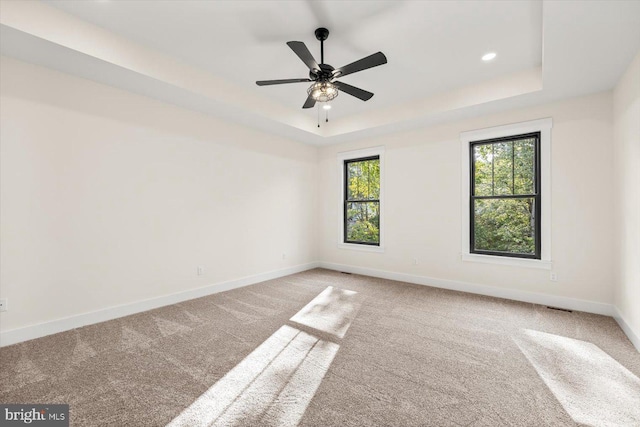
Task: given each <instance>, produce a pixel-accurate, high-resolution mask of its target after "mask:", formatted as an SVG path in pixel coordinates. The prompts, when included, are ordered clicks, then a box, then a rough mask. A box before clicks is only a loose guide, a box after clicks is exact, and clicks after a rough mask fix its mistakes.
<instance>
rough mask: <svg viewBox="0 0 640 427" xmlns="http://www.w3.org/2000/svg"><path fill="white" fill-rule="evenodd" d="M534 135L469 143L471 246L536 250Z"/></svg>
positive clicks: (491, 249) (506, 250)
mask: <svg viewBox="0 0 640 427" xmlns="http://www.w3.org/2000/svg"><path fill="white" fill-rule="evenodd" d="M536 141H537V139H536V137H535V136H529V137H523V138H517V137H516V138H514V139H513V140H505V141H499V142H488V143H479V144H474V145H472V155H473V159H472V160H473V182H472V184H473V196H475V197H472V209H473V226H474V227H473V230H474V235H473V237H474V241H473V248H472V249H473V250H474V251H477V252H483V251H484V252H501V253H506V254H521V255H526V256H535V255H536V231H537V230H536V227H537V225H536V224H538V222H537V218H536V211H537V209H536Z"/></svg>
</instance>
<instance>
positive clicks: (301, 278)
mask: <svg viewBox="0 0 640 427" xmlns="http://www.w3.org/2000/svg"><path fill="white" fill-rule="evenodd" d="M638 377H640V354H639V353H638V352H637V351H636V350H635V349H634V348H633V347H632V345H631V343H630V342H629V341H628V340H627V338H626V337H625V336H624V334H623V332H622V331H621V330H620V328H619V327H618V326H617V325H616V323H615V321H614V320H613V319H611V318H609V317H604V316H597V315H592V314H586V313H577V312H574V313H567V312H562V311H555V310H550V309H548V308H546V307H542V306H537V305H533V304H525V303H518V302H513V301H507V300H501V299H497V298H489V297H482V296H477V295H472V294H465V293H460V292H453V291H446V290H441V289H436V288H429V287H424V286H417V285H411V284H406V283H400V282H393V281H389V280H382V279H374V278H370V277H365V276H357V275H346V274H341V273H337V272H332V271H327V270H321V269H317V270H312V271H308V272H304V273H300V274H296V275H293V276H288V277H285V278H281V279H277V280H272V281H268V282H264V283H260V284H257V285H253V286H249V287H245V288H242V289H237V290H234V291H230V292H225V293H221V294H216V295H212V296H209V297H205V298H200V299H196V300H192V301H188V302H185V303H181V304H177V305H173V306H169V307H165V308H162V309H158V310H153V311H149V312H145V313H142V314H138V315H134V316H129V317H126V318H122V319H117V320H113V321H110V322H105V323H101V324H98V325H93V326H88V327H85V328H80V329H76V330H73V331H69V332H65V333H61V334H57V335H53V336H49V337H45V338H41V339H38V340H33V341H30V342H26V343H22V344H18V345H14V346H10V347H4V348H2V349H0V402H2V403H68V404H70V405H71V425H73V426H81V425H114V426H145V425H148V426H164V425H170V426H194V425H224V426H233V425H247V426H259V425H296V424H298V425H301V426H374V425H379V426H509V425H513V426H572V425H591V426H605V425H620V426H638V425H640V380H639V379H638Z"/></svg>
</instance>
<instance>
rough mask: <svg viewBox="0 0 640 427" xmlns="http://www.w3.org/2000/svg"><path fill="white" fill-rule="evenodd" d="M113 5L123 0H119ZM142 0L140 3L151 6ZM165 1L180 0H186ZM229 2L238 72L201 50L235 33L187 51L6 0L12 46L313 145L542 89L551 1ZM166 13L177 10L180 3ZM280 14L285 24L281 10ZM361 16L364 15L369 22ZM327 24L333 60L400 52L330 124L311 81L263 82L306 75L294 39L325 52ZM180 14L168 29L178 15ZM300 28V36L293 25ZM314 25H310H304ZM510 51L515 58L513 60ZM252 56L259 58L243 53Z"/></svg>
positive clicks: (6, 38)
mask: <svg viewBox="0 0 640 427" xmlns="http://www.w3.org/2000/svg"><path fill="white" fill-rule="evenodd" d="M73 3H78V4H79V3H83V4H84V5H83V6H82V7H81V8H80V9H82V8H89V7H95V6H100V5H99V4H91V5H88V4H87V3H99V2H69V3H68V4H67V3H64V6H65V7H73ZM111 3H114V4H111V5H109V6H110V7H111V6H113V7H115V6H116V4H115V3H119V2H111ZM122 3H129V2H122ZM131 3H132V4H136V5H137V7H138V8H139V7H142V5H143V4H145V3H146V4H148V2H131ZM161 3H162V4H164V3H167V4H172V7H176V5H177V4H179V3H181V2H161ZM222 3H223V5H222ZM222 3H220V2H214V3H210V4H209V5H208V6H207V7H209V8H211V7H216V6H215V4H218V5H220V6H218V7H223V8H226V9H229V10H227V11H226V12H228V13H230V14H231V15H232V17H233V19H235V20H236V21H238V22H240V21H242V22H244V23H245V24H246V25H245V26H246V28H244V29H243V30H242V31H243V32H244V33H243V34H244V35H238V38H239V39H240V41H241V42H242V43H243V44H242V45H241V46H240V45H239V46H236V49H230V48H229V53H228V58H226V57H224V61H221V62H223V63H225V64H226V63H229V64H236V63H239V64H240V65H241V66H242V69H238V71H237V72H234V70H233V66H229V67H226V66H225V67H220V66H218V67H217V68H216V64H215V63H214V62H210V61H207V60H206V59H200V60H198V58H197V53H198V51H200V53H201V55H203V56H204V55H209V56H211V55H213V54H214V53H216V54H217V52H216V46H217V45H218V44H220V46H222V47H221V52H222V54H223V55H224V54H225V52H226V51H225V49H228V48H227V47H224V40H222V41H220V40H218V41H217V42H216V43H213V45H212V46H211V49H210V50H209V51H207V50H206V49H204V45H203V46H201V47H198V48H197V49H195V50H193V51H192V50H189V52H187V53H186V54H184V55H180V54H179V53H178V52H176V51H174V50H172V49H177V48H178V46H171V45H169V44H168V43H167V44H165V47H162V46H160V45H158V46H152V45H150V43H146V42H145V41H144V40H142V39H141V38H140V37H142V36H141V35H136V34H129V33H127V31H124V30H122V31H116V30H115V29H113V28H108V26H107V25H106V21H105V25H98V24H102V23H96V21H95V19H88V18H87V17H84V16H83V17H80V15H78V16H77V14H75V13H74V14H72V13H69V11H68V10H63V9H64V8H62V9H61V8H59V7H53V6H51V5H48V4H44V3H41V2H33V1H30V2H22V1H2V2H0V8H1V9H0V22H1V24H2V41H1V42H2V43H1V47H2V54H3V55H7V56H12V57H16V58H17V59H20V60H24V61H27V62H32V63H36V64H39V65H43V66H47V67H50V68H54V69H58V70H60V71H63V72H66V73H70V74H75V75H79V76H80V77H83V78H87V79H91V80H94V81H98V82H100V83H105V84H109V85H111V86H115V87H119V88H123V89H125V90H129V91H132V92H137V93H140V94H143V95H145V96H150V97H153V98H156V99H160V100H162V101H165V102H169V103H172V104H175V105H178V106H181V107H184V108H189V109H192V110H196V111H200V112H205V113H209V114H213V115H216V116H221V117H223V118H226V119H229V120H233V121H235V122H239V123H242V124H245V125H249V126H254V127H258V128H261V129H263V130H265V131H270V132H274V133H278V134H281V135H285V136H287V137H291V138H296V139H299V140H302V141H305V142H309V143H314V144H323V143H327V142H331V140H332V138H333V137H337V136H340V135H346V134H357V133H359V132H363V133H364V131H367V130H368V131H369V132H367V134H370V131H371V130H373V129H376V128H380V129H383V128H385V127H387V128H388V127H393V126H394V125H395V124H398V123H400V122H407V121H412V120H417V119H420V118H421V117H425V116H432V115H442V114H446V113H447V112H451V111H454V110H460V109H464V108H467V107H472V106H478V105H481V104H484V103H490V102H493V101H498V100H501V99H506V98H512V97H517V96H520V95H524V94H529V93H533V92H537V91H541V90H542V88H543V87H542V77H543V70H542V63H543V60H542V43H543V41H542V3H541V2H538V1H528V2H508V3H513V5H510V6H507V7H506V9H505V8H499V7H498V6H497V4H496V3H495V2H492V3H488V4H490V6H488V7H484V6H482V4H481V2H478V3H479V4H468V5H467V6H464V7H465V8H466V9H467V10H466V12H465V11H464V10H463V9H460V8H461V7H463V6H461V5H460V4H459V3H458V2H445V3H442V2H368V3H363V2H344V6H342V8H343V10H342V12H343V14H336V13H335V12H331V11H330V9H328V8H327V7H326V5H327V2H318V3H314V2H291V3H289V2H286V5H289V7H290V8H291V9H292V11H291V12H292V15H293V16H294V17H295V16H298V17H300V18H301V19H302V20H303V21H302V22H303V23H304V25H303V24H302V23H301V22H300V21H296V23H295V24H289V25H287V22H289V20H291V17H288V18H289V19H288V20H285V21H283V22H282V23H281V25H276V26H265V24H264V22H263V21H262V20H260V19H257V17H256V14H258V15H259V13H258V12H262V13H263V16H267V17H268V16H272V15H273V13H272V12H273V11H272V9H269V8H266V6H265V3H268V2H255V3H251V6H252V7H247V6H246V5H245V6H244V7H243V8H237V9H234V8H233V6H232V5H231V4H232V3H246V2H222ZM358 3H359V4H360V5H361V7H357V4H358ZM448 3H452V5H448ZM498 3H503V4H504V2H498ZM54 4H55V2H54ZM197 4H200V2H193V3H191V2H187V4H186V5H185V6H184V7H185V8H190V7H195V9H194V10H191V11H189V13H199V14H204V13H207V12H209V13H212V11H211V10H210V9H205V10H198V9H197ZM314 4H315V5H314ZM333 4H336V5H338V4H339V3H333ZM294 5H295V6H294ZM365 6H366V7H365ZM436 6H438V7H436ZM200 7H202V6H200ZM303 8H304V10H303ZM254 9H255V10H254ZM80 12H82V10H80ZM85 12H86V13H93V12H91V11H90V10H89V11H88V12H87V11H85ZM125 12H126V11H125ZM436 12H437V13H436ZM462 12H464V13H462ZM497 12H500V13H497ZM164 13H166V14H168V15H169V14H170V13H171V10H165V11H164ZM305 13H306V14H307V16H306V17H305ZM332 13H333V15H332ZM438 13H440V15H438ZM496 14H497V16H496ZM280 15H283V12H282V11H281V12H279V14H278V16H280ZM284 15H285V17H286V13H284ZM342 15H344V16H342ZM443 15H444V16H443ZM83 18H84V19H83ZM96 19H97V18H96ZM112 19H114V17H112ZM167 19H169V18H167ZM194 19H195V18H194ZM233 19H232V21H233ZM274 19H276V21H275V22H276V23H277V22H279V21H278V19H280V20H282V19H281V18H274ZM353 19H359V20H360V21H359V22H361V28H358V25H356V24H353V22H358V21H353ZM483 19H486V22H484V23H482V20H483ZM218 20H220V18H218ZM514 20H515V21H520V22H521V23H522V22H524V23H526V24H525V25H522V24H521V25H520V27H521V29H520V34H519V35H517V36H513V37H504V34H501V31H512V30H515V29H516V27H517V25H513V24H511V22H513V21H514ZM478 21H481V22H480V23H478ZM319 22H330V23H333V24H334V30H335V31H332V34H331V36H330V38H329V40H327V42H325V55H326V62H329V59H328V58H329V57H330V58H332V59H331V63H332V65H334V66H336V67H338V66H341V65H345V64H346V63H348V62H351V61H353V60H356V59H359V58H361V57H363V56H367V55H369V54H371V53H374V52H376V51H379V50H380V51H382V52H384V53H385V55H386V56H387V58H388V60H389V63H388V64H385V65H383V66H380V67H376V68H375V69H371V70H366V71H363V72H361V73H358V74H354V75H350V76H345V77H344V80H343V81H344V82H345V83H349V84H352V85H355V86H358V87H362V88H363V89H366V90H370V91H372V92H374V93H375V94H376V95H375V96H374V98H372V100H371V101H368V102H366V103H364V102H362V101H360V100H357V99H355V98H352V97H350V96H349V95H348V94H341V96H339V97H338V98H337V99H336V101H334V109H333V110H331V117H330V119H331V122H330V124H329V126H321V127H320V128H318V127H317V124H316V120H317V116H316V114H317V113H316V111H315V110H312V111H309V110H302V109H301V108H300V107H301V105H302V103H303V102H304V99H305V97H306V86H305V84H300V85H298V84H292V85H287V86H286V87H285V86H284V85H283V86H272V87H258V86H256V85H255V80H262V79H264V80H267V79H278V78H299V77H305V68H304V64H302V63H301V62H300V61H299V59H298V58H297V57H296V56H295V55H294V54H293V52H291V51H290V49H289V48H288V47H287V45H286V44H285V42H286V41H288V40H301V41H304V42H305V43H306V44H307V46H308V47H309V49H310V50H311V52H312V53H313V54H314V56H317V57H319V52H316V50H319V47H318V46H317V44H318V42H317V41H316V40H315V39H314V37H313V29H314V27H315V26H316V25H318V23H319ZM197 23H198V21H196V24H197ZM447 23H448V25H445V24H447ZM133 24H136V23H135V22H133V23H132V24H131V25H133ZM170 24H171V25H169V26H168V29H169V30H171V29H172V26H175V22H173V23H171V22H170ZM136 25H137V24H136ZM200 25H204V23H202V22H200ZM289 27H290V33H291V34H290V35H287V34H288V28H289ZM512 27H513V28H512ZM381 28H382V29H383V30H382V31H381ZM175 30H176V31H177V30H179V29H177V28H175ZM230 31H231V30H230ZM235 31H239V30H235ZM306 33H310V34H307V35H303V34H306ZM334 33H337V34H334ZM523 46H524V48H523ZM491 50H495V51H498V52H499V57H498V58H497V59H496V62H495V64H489V63H482V61H481V60H480V56H481V55H482V54H484V53H486V52H487V51H491ZM509 53H513V55H511V56H514V57H515V58H509ZM243 55H246V58H249V59H245V60H244V61H243V60H242V56H243ZM256 55H257V56H256ZM329 55H331V56H329ZM219 63H220V61H218V64H219ZM494 66H495V67H494ZM491 67H494V69H492V68H491ZM221 68H222V71H220V70H221ZM243 73H244V74H243ZM298 74H299V75H298ZM249 79H250V80H249ZM372 101H373V102H372ZM323 116H324V113H323ZM323 118H324V117H323Z"/></svg>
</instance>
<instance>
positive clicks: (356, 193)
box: [347, 159, 380, 200]
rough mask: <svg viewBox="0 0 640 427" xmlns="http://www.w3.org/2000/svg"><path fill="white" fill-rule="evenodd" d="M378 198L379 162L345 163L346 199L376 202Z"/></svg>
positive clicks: (374, 160) (376, 160)
mask: <svg viewBox="0 0 640 427" xmlns="http://www.w3.org/2000/svg"><path fill="white" fill-rule="evenodd" d="M379 198H380V160H379V159H373V160H364V161H360V162H348V163H347V199H348V200H378V199H379Z"/></svg>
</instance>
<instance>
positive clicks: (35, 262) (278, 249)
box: [0, 57, 317, 331]
mask: <svg viewBox="0 0 640 427" xmlns="http://www.w3.org/2000/svg"><path fill="white" fill-rule="evenodd" d="M1 67H2V68H1V73H0V75H1V79H0V82H1V98H0V103H1V104H0V107H1V108H0V110H1V122H2V127H1V134H0V142H1V155H0V157H1V165H0V170H1V177H0V185H1V186H0V191H1V192H0V201H1V204H0V206H1V212H0V218H1V222H0V229H1V233H2V234H1V249H0V257H1V258H0V263H1V269H0V270H1V275H0V296H1V297H2V298H8V299H9V311H7V312H4V313H2V314H1V315H0V316H1V317H0V323H1V325H0V327H1V330H2V331H9V330H14V329H16V328H23V327H25V326H29V325H33V324H37V323H41V322H49V321H52V320H55V319H59V318H62V317H68V316H74V315H77V314H81V313H86V312H92V311H95V310H101V309H104V308H107V307H111V306H117V305H121V304H128V303H132V302H136V301H141V300H146V299H149V298H153V297H158V296H162V295H167V294H172V293H177V292H182V291H185V290H189V289H194V288H198V287H202V286H205V285H209V284H212V283H219V282H223V281H227V280H232V279H237V278H241V277H244V276H250V275H255V274H260V273H264V272H269V271H273V270H279V269H284V268H287V267H292V266H296V265H301V264H305V263H309V262H312V261H315V260H316V259H317V254H316V252H315V249H314V242H315V240H316V237H317V236H316V231H315V228H314V225H315V223H316V222H317V217H316V211H317V210H316V209H315V207H316V206H315V203H316V187H317V149H316V148H315V147H310V146H305V145H303V144H300V143H297V142H293V141H287V140H283V139H281V138H278V137H275V136H271V135H267V134H263V133H259V132H256V131H252V130H248V129H246V128H241V127H238V126H234V125H231V124H227V123H223V122H221V121H219V120H217V119H215V118H212V117H210V116H205V115H201V114H198V113H194V112H189V111H186V110H182V109H179V108H175V107H172V106H169V105H166V104H162V103H160V102H155V101H153V100H151V99H148V98H144V97H141V96H137V95H133V94H131V93H128V92H125V91H121V90H117V89H114V88H111V87H107V86H103V85H100V84H97V83H94V82H90V81H87V80H83V79H80V78H77V77H72V76H69V75H65V74H62V73H58V72H55V71H51V70H49V69H45V68H40V67H37V66H34V65H29V64H26V63H23V62H19V61H16V60H13V59H10V58H6V57H3V58H2V60H1ZM283 253H286V255H287V256H286V259H284V260H283V259H282V254H283ZM197 266H203V267H204V268H205V272H204V275H203V276H201V277H198V276H197V274H196V271H197Z"/></svg>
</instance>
